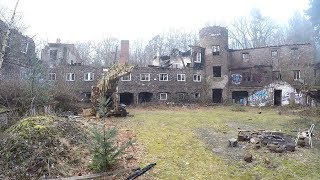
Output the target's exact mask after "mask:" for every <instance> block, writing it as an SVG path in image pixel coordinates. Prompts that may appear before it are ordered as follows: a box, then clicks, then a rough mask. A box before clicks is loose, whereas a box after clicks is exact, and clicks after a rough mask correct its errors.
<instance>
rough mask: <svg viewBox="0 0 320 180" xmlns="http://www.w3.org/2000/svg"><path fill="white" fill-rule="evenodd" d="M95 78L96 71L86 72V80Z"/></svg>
mask: <svg viewBox="0 0 320 180" xmlns="http://www.w3.org/2000/svg"><path fill="white" fill-rule="evenodd" d="M93 79H94V73H92V72H89V73H84V81H93Z"/></svg>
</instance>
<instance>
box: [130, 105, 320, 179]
mask: <svg viewBox="0 0 320 180" xmlns="http://www.w3.org/2000/svg"><path fill="white" fill-rule="evenodd" d="M232 109H233V107H208V108H198V109H197V108H172V109H163V110H162V109H158V110H150V109H149V110H148V109H146V110H144V109H130V110H129V111H130V114H133V115H134V117H131V118H127V119H126V122H128V124H129V125H130V126H131V127H132V128H133V129H134V131H135V132H136V133H137V141H138V142H140V143H142V144H143V146H144V149H145V152H144V153H143V159H142V162H143V164H142V166H143V165H147V164H149V163H153V162H156V163H157V165H156V167H155V168H154V169H153V170H152V171H151V172H150V173H149V174H148V176H150V177H154V178H155V179H320V161H319V157H320V146H319V144H320V143H319V142H316V140H314V144H315V147H314V148H313V149H301V148H299V149H298V150H297V151H296V152H294V153H284V154H276V153H270V152H268V151H267V150H266V149H260V150H252V149H250V148H247V150H246V151H250V152H251V153H252V154H253V157H254V161H253V162H252V163H249V164H248V163H246V162H244V161H243V160H238V159H234V160H233V159H230V158H228V157H226V156H224V155H223V152H221V154H217V153H215V152H213V151H212V149H211V147H212V146H215V144H211V146H210V145H209V144H208V143H206V141H205V140H204V139H203V137H201V136H200V135H199V134H198V133H197V130H199V129H200V130H201V129H205V130H208V132H209V131H212V132H215V133H217V134H219V137H220V139H221V137H222V141H221V140H220V141H217V142H218V143H217V144H216V145H219V146H221V147H226V146H227V143H228V138H230V137H235V138H236V134H237V129H236V127H237V126H239V127H240V128H242V127H252V128H256V129H267V130H277V131H278V130H281V131H282V132H286V133H288V134H292V135H295V134H296V132H294V131H293V130H298V129H299V128H302V129H303V128H308V127H309V126H310V124H311V123H314V122H316V123H318V124H316V130H318V129H319V128H318V126H319V119H315V118H300V117H298V116H294V115H279V114H278V113H277V111H276V110H275V109H270V108H269V109H268V108H266V109H262V110H261V109H258V108H246V109H245V110H246V111H245V112H235V111H232ZM259 111H261V112H262V113H261V114H259V113H258V112H259ZM127 120H129V121H127ZM224 136H225V138H224ZM211 138H212V137H211ZM229 151H230V150H229ZM231 151H232V150H231ZM235 151H236V150H235ZM265 158H268V159H269V160H270V161H271V164H272V166H270V165H269V166H267V165H266V164H265V163H264V159H265Z"/></svg>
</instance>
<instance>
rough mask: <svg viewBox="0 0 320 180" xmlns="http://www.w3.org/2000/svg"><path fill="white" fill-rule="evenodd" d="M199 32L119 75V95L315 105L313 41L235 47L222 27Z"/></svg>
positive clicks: (135, 99)
mask: <svg viewBox="0 0 320 180" xmlns="http://www.w3.org/2000/svg"><path fill="white" fill-rule="evenodd" d="M199 36H200V43H199V45H197V46H190V50H189V51H187V52H180V51H179V50H173V51H172V54H170V55H167V56H161V57H157V58H155V59H154V61H153V63H152V65H149V66H148V67H136V68H135V69H134V70H133V71H132V73H131V74H130V75H128V76H126V77H122V78H121V82H120V83H119V93H120V101H121V102H122V103H125V104H134V103H143V102H151V101H156V102H177V103H179V102H182V103H184V102H204V103H240V104H246V105H251V106H255V105H257V106H265V105H287V104H289V103H295V104H304V105H313V106H314V105H316V103H317V98H319V97H318V96H319V95H317V94H319V86H317V85H319V84H318V83H319V82H318V81H317V80H316V77H317V76H319V75H318V73H317V72H319V70H318V68H319V65H316V63H315V48H314V47H313V46H312V45H311V44H308V43H306V44H290V45H280V46H269V47H260V48H251V49H241V50H234V49H229V47H228V30H227V29H226V28H224V27H219V26H213V27H205V28H203V29H201V30H200V33H199ZM124 53H125V54H121V56H122V57H126V58H125V59H126V60H125V61H126V62H128V59H129V58H128V57H129V54H128V51H124ZM122 62H124V60H123V59H122ZM129 63H130V62H129ZM318 103H319V102H318Z"/></svg>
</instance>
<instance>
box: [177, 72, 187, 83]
mask: <svg viewBox="0 0 320 180" xmlns="http://www.w3.org/2000/svg"><path fill="white" fill-rule="evenodd" d="M179 76H180V77H181V80H179ZM182 77H183V78H182ZM177 81H180V82H183V81H186V74H177Z"/></svg>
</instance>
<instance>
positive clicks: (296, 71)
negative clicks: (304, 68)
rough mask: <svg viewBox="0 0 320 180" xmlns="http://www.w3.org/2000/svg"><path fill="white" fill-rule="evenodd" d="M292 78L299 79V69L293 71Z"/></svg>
mask: <svg viewBox="0 0 320 180" xmlns="http://www.w3.org/2000/svg"><path fill="white" fill-rule="evenodd" d="M293 79H294V80H298V79H300V70H295V71H293Z"/></svg>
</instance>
